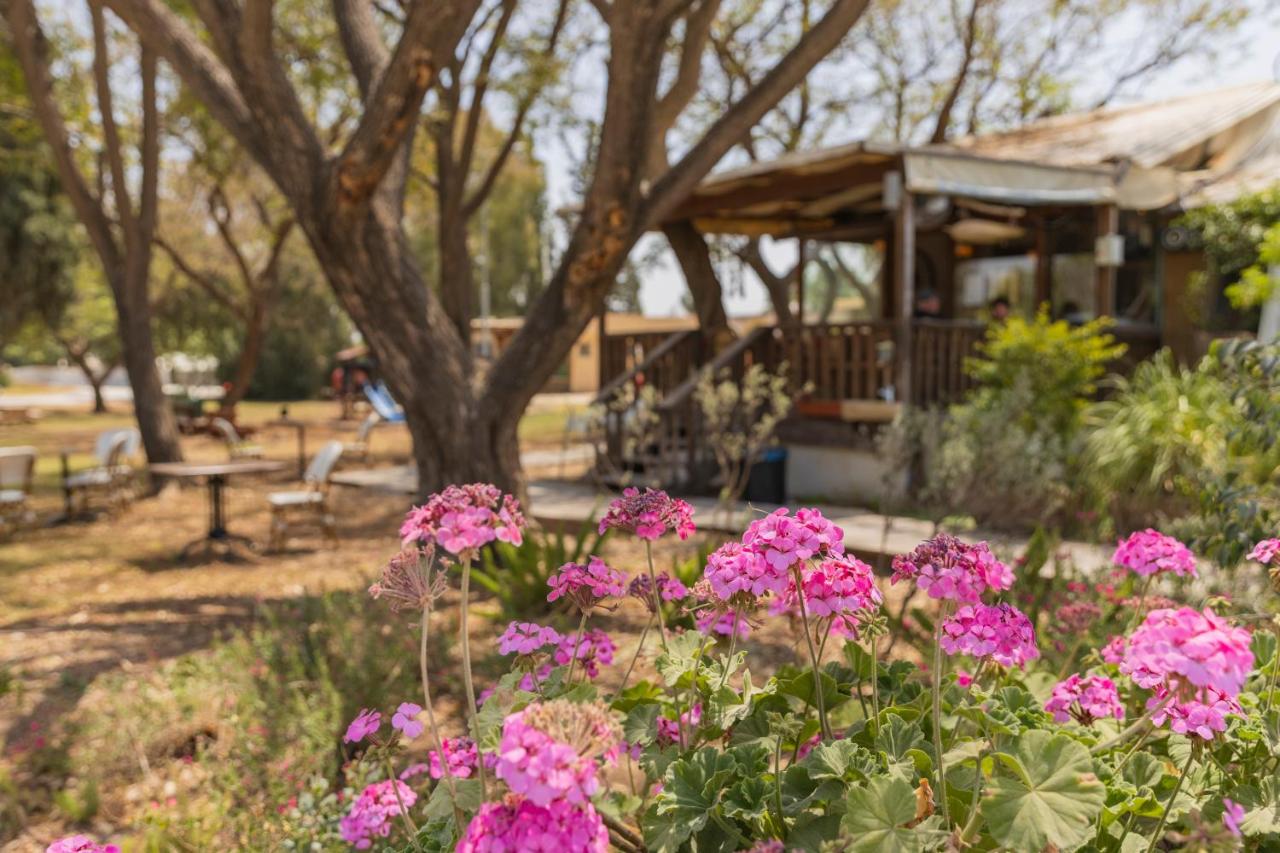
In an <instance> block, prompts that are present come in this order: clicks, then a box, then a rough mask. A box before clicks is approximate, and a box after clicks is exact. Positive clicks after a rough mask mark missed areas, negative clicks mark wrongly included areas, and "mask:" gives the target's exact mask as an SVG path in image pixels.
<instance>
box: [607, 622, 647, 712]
mask: <svg viewBox="0 0 1280 853" xmlns="http://www.w3.org/2000/svg"><path fill="white" fill-rule="evenodd" d="M652 628H653V614H649V621H648V622H646V623H644V630H643V631H641V632H640V642H639V644H638V645H637V646H636V653H635V654H634V655H632V656H631V663H630V664H628V665H627V672H626V675H624V676H622V683H621V684H619V685H618V689H617V691H615V692H614V694H613V699H610V700H609V704H613V703H614V702H616V701H617V699H618V697H619V696H621V695H622V691H623V690H626V689H627V682H628V681H630V680H631V671H632V670H633V669H635V668H636V661H638V660H639V659H640V652H641V650H642V649H644V641H645V639H646V638H647V637H648V636H649V631H650V629H652Z"/></svg>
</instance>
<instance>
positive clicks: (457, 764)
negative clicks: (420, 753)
mask: <svg viewBox="0 0 1280 853" xmlns="http://www.w3.org/2000/svg"><path fill="white" fill-rule="evenodd" d="M441 752H443V753H444V761H443V762H442V761H441V760H440V753H441ZM427 761H428V762H429V763H430V766H431V778H432V779H442V778H444V774H445V768H446V767H448V769H449V775H450V776H456V777H457V778H459V779H467V778H470V776H471V774H472V773H474V772H475V770H476V764H477V763H478V762H479V755H478V753H477V752H476V742H475V741H473V740H472V739H471V738H469V737H447V738H445V739H444V740H443V741H441V743H440V749H439V750H435V749H433V750H431V752H430V753H429V754H428V756H427Z"/></svg>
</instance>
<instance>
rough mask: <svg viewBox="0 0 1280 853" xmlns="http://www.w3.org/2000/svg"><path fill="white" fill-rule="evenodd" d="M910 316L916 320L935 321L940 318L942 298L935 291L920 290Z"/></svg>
mask: <svg viewBox="0 0 1280 853" xmlns="http://www.w3.org/2000/svg"><path fill="white" fill-rule="evenodd" d="M912 316H913V317H915V318H916V319H917V320H936V319H938V318H939V317H941V316H942V298H941V297H940V296H938V294H937V293H936V292H935V291H932V290H922V291H920V292H919V293H917V294H916V304H915V311H913V312H912Z"/></svg>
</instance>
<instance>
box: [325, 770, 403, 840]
mask: <svg viewBox="0 0 1280 853" xmlns="http://www.w3.org/2000/svg"><path fill="white" fill-rule="evenodd" d="M393 785H394V786H395V787H392V786H393ZM417 799H418V795H417V794H415V793H414V792H413V789H412V788H410V787H409V786H408V785H406V784H405V783H403V782H401V781H400V780H399V779H388V780H386V781H383V782H374V783H373V784H372V785H370V786H369V787H367V788H365V789H364V790H363V791H361V792H360V796H359V797H357V798H356V800H355V802H353V803H352V804H351V811H349V812H347V816H346V817H344V818H343V819H342V820H341V821H340V822H339V823H338V832H339V833H340V834H341V835H342V839H343V840H344V841H346V842H347V843H348V844H353V845H355V847H356V849H357V850H367V849H369V848H370V847H372V846H373V839H374V837H375V836H377V837H381V838H386V837H387V836H388V835H390V834H391V825H392V822H393V821H394V819H395V818H397V817H399V816H400V814H401V811H400V804H401V803H403V804H404V807H405V808H406V809H408V808H409V807H410V806H412V805H413V804H414V803H415V802H417Z"/></svg>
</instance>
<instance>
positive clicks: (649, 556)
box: [644, 539, 667, 652]
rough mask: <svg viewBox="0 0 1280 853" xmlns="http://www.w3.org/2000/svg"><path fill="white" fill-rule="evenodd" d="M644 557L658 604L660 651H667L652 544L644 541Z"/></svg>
mask: <svg viewBox="0 0 1280 853" xmlns="http://www.w3.org/2000/svg"><path fill="white" fill-rule="evenodd" d="M644 556H645V559H646V560H648V562H649V583H650V584H651V585H652V588H653V597H654V600H655V601H657V603H658V632H659V633H658V635H659V636H660V637H661V638H662V650H663V651H664V652H665V651H667V618H666V617H665V616H663V615H662V593H661V592H660V591H659V590H658V573H657V572H656V571H655V570H654V568H653V543H652V542H650V541H649V540H648V539H646V540H644Z"/></svg>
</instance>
